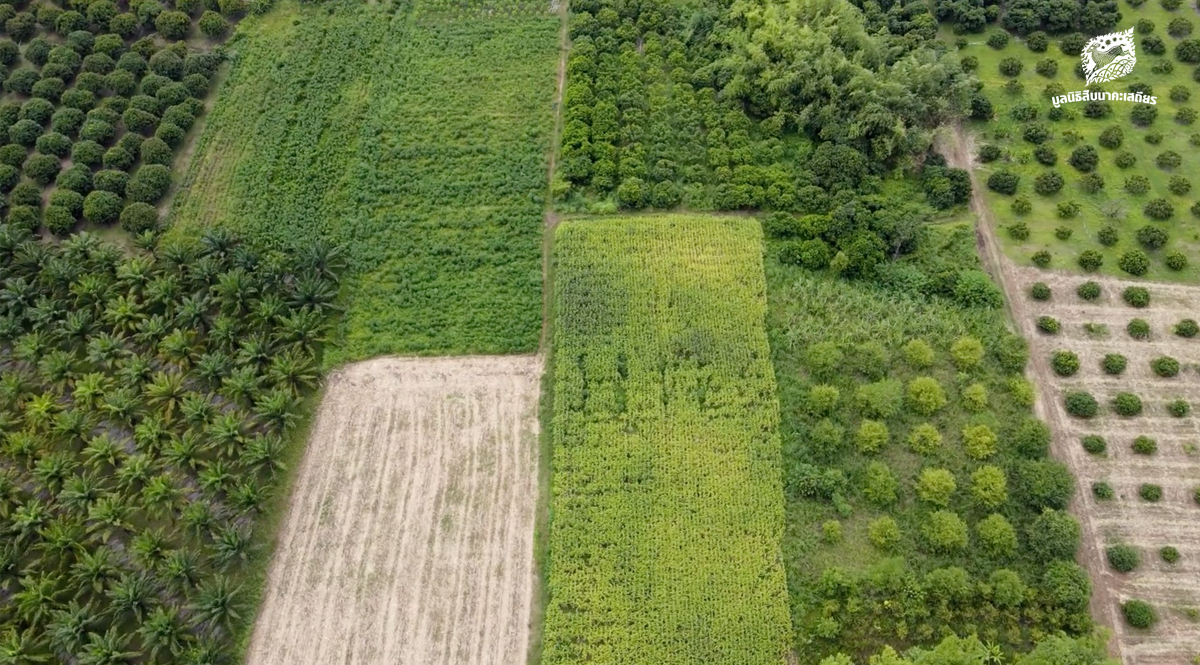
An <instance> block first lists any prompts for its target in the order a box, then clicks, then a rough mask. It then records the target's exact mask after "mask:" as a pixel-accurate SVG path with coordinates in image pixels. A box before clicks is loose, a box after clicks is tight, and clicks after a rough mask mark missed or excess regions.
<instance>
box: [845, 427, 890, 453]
mask: <svg viewBox="0 0 1200 665" xmlns="http://www.w3.org/2000/svg"><path fill="white" fill-rule="evenodd" d="M888 437H889V434H888V428H887V425H885V424H884V423H882V422H881V421H878V420H864V421H862V424H860V425H859V426H858V431H857V432H856V433H855V435H854V442H855V443H856V444H857V445H858V451H859V452H862V453H874V452H878V451H879V450H880V449H881V448H883V447H884V446H886V445H887V443H888Z"/></svg>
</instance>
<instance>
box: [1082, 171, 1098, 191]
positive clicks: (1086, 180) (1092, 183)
mask: <svg viewBox="0 0 1200 665" xmlns="http://www.w3.org/2000/svg"><path fill="white" fill-rule="evenodd" d="M1079 188H1080V189H1082V190H1083V191H1084V192H1086V193H1088V194H1095V193H1096V192H1099V191H1100V190H1102V189H1104V178H1103V177H1101V176H1100V174H1099V173H1089V174H1087V175H1085V176H1083V177H1082V178H1080V179H1079Z"/></svg>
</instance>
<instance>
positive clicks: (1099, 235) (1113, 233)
mask: <svg viewBox="0 0 1200 665" xmlns="http://www.w3.org/2000/svg"><path fill="white" fill-rule="evenodd" d="M1096 239H1097V240H1099V241H1100V244H1101V245H1104V246H1105V247H1112V246H1113V245H1115V244H1117V241H1118V240H1119V239H1120V236H1119V234H1118V233H1117V229H1116V227H1114V226H1103V227H1101V228H1100V230H1099V231H1097V232H1096Z"/></svg>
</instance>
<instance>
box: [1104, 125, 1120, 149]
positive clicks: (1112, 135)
mask: <svg viewBox="0 0 1200 665" xmlns="http://www.w3.org/2000/svg"><path fill="white" fill-rule="evenodd" d="M1124 140H1125V132H1123V131H1121V128H1120V127H1109V128H1108V129H1106V130H1104V131H1103V132H1101V133H1100V145H1102V146H1104V147H1105V148H1113V149H1115V148H1119V147H1121V142H1122V141H1124Z"/></svg>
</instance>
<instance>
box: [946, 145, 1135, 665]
mask: <svg viewBox="0 0 1200 665" xmlns="http://www.w3.org/2000/svg"><path fill="white" fill-rule="evenodd" d="M940 149H941V150H942V152H943V154H944V156H945V157H946V161H947V163H948V164H950V166H953V167H956V168H961V169H966V170H967V172H968V173H970V175H971V210H972V211H973V212H974V213H975V216H976V218H977V219H978V220H979V221H978V223H977V224H976V226H975V237H976V243H977V244H978V247H979V256H980V258H981V259H982V260H983V263H984V267H985V268H986V269H987V271H988V273H990V274H991V275H992V278H993V279H995V280H996V282H997V283H998V284H999V285H1000V288H1002V289H1003V290H1004V293H1005V300H1006V301H1007V303H1008V313H1009V316H1010V317H1011V318H1012V320H1013V322H1014V323H1015V324H1016V326H1017V330H1018V332H1020V333H1021V334H1022V335H1024V336H1025V338H1026V339H1029V340H1033V339H1035V338H1036V337H1037V330H1036V327H1035V324H1034V320H1035V319H1034V318H1031V317H1030V316H1029V314H1028V312H1027V311H1026V307H1025V304H1026V302H1027V299H1026V298H1025V297H1024V293H1023V291H1022V290H1021V288H1020V286H1019V281H1018V280H1017V278H1016V275H1015V274H1014V272H1013V269H1014V267H1013V266H1012V264H1011V263H1009V262H1008V261H1007V260H1006V259H1005V258H1004V254H1003V252H1002V251H1001V249H1000V243H999V240H998V239H997V238H996V221H995V218H994V217H993V216H992V213H991V210H990V209H989V208H988V206H987V202H986V201H985V200H984V196H983V187H984V184H983V183H982V182H980V179H979V177H978V175H977V174H976V172H975V169H974V168H972V166H973V164H974V156H975V146H974V140H973V138H972V137H971V136H970V134H969V133H967V131H966V130H965V129H963V128H962V127H961V126H955V127H954V130H953V133H952V135H951V136H950V140H949V141H947V142H945V144H944V145H942V146H940ZM1030 361H1031V362H1030V363H1029V367H1028V369H1027V370H1026V374H1027V375H1028V377H1029V378H1030V379H1031V380H1032V381H1033V382H1034V384H1035V385H1036V386H1038V388H1039V390H1038V399H1037V402H1036V403H1035V404H1034V412H1035V413H1036V414H1037V416H1038V417H1039V418H1041V419H1042V420H1044V421H1046V422H1047V423H1048V424H1049V425H1050V427H1051V430H1052V431H1053V432H1054V440H1053V443H1052V446H1051V453H1052V454H1053V455H1054V457H1056V458H1057V459H1059V460H1061V461H1063V462H1064V463H1066V464H1067V466H1068V467H1069V468H1070V469H1071V472H1072V473H1073V474H1074V475H1075V477H1076V478H1077V479H1079V480H1080V481H1081V482H1079V485H1080V490H1079V491H1077V492H1076V493H1075V497H1074V498H1073V499H1072V501H1071V505H1070V510H1071V512H1072V513H1073V514H1074V515H1075V516H1076V517H1077V518H1078V519H1079V523H1080V526H1081V527H1082V529H1083V539H1082V543H1081V546H1080V548H1079V553H1078V555H1077V559H1078V560H1079V563H1080V564H1081V565H1083V566H1084V567H1086V568H1087V569H1088V573H1089V574H1090V575H1091V577H1092V580H1093V589H1092V601H1091V613H1092V616H1093V617H1095V618H1096V620H1097V621H1099V622H1100V623H1102V624H1104V625H1105V626H1107V627H1108V628H1109V629H1110V630H1112V631H1113V634H1114V636H1115V639H1111V640H1109V644H1108V647H1109V653H1110V655H1112V656H1113V657H1115V658H1121V657H1122V643H1123V639H1122V635H1121V629H1122V628H1123V627H1124V624H1123V623H1122V622H1121V621H1119V620H1118V617H1117V605H1116V602H1114V600H1113V598H1112V596H1111V594H1110V592H1109V582H1110V580H1108V579H1107V578H1109V577H1111V574H1110V570H1109V568H1108V566H1107V564H1106V562H1105V557H1104V553H1103V551H1102V550H1101V546H1100V543H1101V537H1100V533H1099V531H1098V529H1097V525H1096V523H1095V522H1094V520H1093V519H1092V515H1091V514H1090V513H1089V511H1088V510H1087V509H1086V506H1085V505H1084V504H1085V501H1084V499H1083V494H1084V493H1085V492H1088V491H1089V490H1088V489H1087V487H1088V485H1089V484H1088V483H1084V482H1082V480H1083V478H1082V476H1081V471H1082V469H1081V468H1080V465H1079V464H1078V463H1077V462H1076V460H1075V456H1074V455H1072V454H1071V452H1072V451H1073V450H1074V449H1075V448H1076V447H1077V446H1078V442H1077V441H1074V440H1068V437H1069V435H1068V434H1067V432H1068V430H1067V428H1066V426H1065V421H1066V414H1065V413H1062V412H1061V410H1060V409H1059V408H1058V404H1057V403H1055V402H1054V401H1053V398H1054V394H1053V392H1052V391H1050V390H1046V389H1045V387H1046V386H1049V385H1051V382H1052V380H1053V377H1054V374H1053V372H1052V371H1051V370H1050V367H1049V365H1048V363H1047V362H1046V360H1045V356H1044V355H1041V354H1038V353H1037V352H1036V351H1032V352H1031V353H1030Z"/></svg>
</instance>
